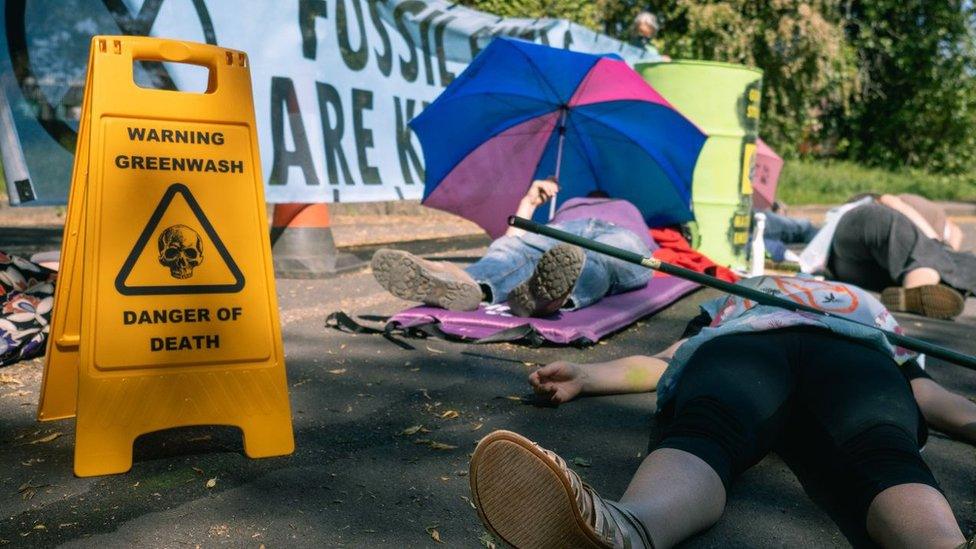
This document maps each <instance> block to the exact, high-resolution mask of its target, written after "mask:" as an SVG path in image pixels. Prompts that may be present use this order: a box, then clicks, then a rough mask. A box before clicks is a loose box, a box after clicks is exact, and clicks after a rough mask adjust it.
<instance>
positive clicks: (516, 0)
mask: <svg viewBox="0 0 976 549" xmlns="http://www.w3.org/2000/svg"><path fill="white" fill-rule="evenodd" d="M458 3H459V4H463V5H465V6H468V7H470V8H474V9H476V10H481V11H484V12H488V13H491V14H494V15H500V16H502V17H531V18H535V17H554V18H558V19H569V20H570V21H575V22H576V23H579V24H581V25H584V26H587V27H590V28H592V29H595V30H597V29H599V28H600V23H601V20H602V16H601V13H602V11H601V6H600V4H599V3H598V2H591V1H588V0H461V1H460V2H458Z"/></svg>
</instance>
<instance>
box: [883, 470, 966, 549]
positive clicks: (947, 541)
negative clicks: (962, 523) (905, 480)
mask: <svg viewBox="0 0 976 549" xmlns="http://www.w3.org/2000/svg"><path fill="white" fill-rule="evenodd" d="M867 527H868V534H869V535H870V536H871V539H873V540H874V541H875V542H877V543H878V544H880V545H881V546H882V547H933V548H940V547H941V548H946V549H948V548H955V547H957V546H959V545H960V544H962V543H964V542H965V541H966V540H965V538H963V535H962V532H961V531H960V530H959V524H958V523H957V522H956V518H955V517H954V516H953V515H952V509H950V508H949V502H947V501H946V499H945V497H943V496H942V494H941V493H939V491H938V490H936V489H935V488H932V487H931V486H928V485H925V484H900V485H898V486H892V487H891V488H888V489H887V490H885V491H883V492H881V493H880V494H878V495H877V496H876V497H875V498H874V501H872V502H871V506H870V507H868V519H867Z"/></svg>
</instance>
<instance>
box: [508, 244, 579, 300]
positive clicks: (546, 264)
mask: <svg viewBox="0 0 976 549" xmlns="http://www.w3.org/2000/svg"><path fill="white" fill-rule="evenodd" d="M585 260H586V254H584V253H583V250H582V249H580V248H578V247H577V246H570V245H569V244H559V245H556V246H553V247H552V248H550V249H549V250H548V251H547V252H546V253H544V254H542V257H541V258H539V263H537V264H536V266H535V271H534V272H533V273H532V276H530V277H529V278H528V280H526V281H525V282H523V283H521V284H519V285H518V286H516V287H515V288H514V289H513V290H512V292H511V293H510V294H509V295H508V307H509V309H511V310H512V314H514V315H515V316H549V315H551V314H553V313H555V312H556V311H558V310H559V308H560V307H562V306H563V305H565V304H566V300H567V299H569V294H570V293H572V291H573V287H574V286H576V280H577V279H579V276H580V273H581V272H583V262H584V261H585Z"/></svg>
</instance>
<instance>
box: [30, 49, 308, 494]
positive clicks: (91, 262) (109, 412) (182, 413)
mask: <svg viewBox="0 0 976 549" xmlns="http://www.w3.org/2000/svg"><path fill="white" fill-rule="evenodd" d="M139 60H145V61H164V62H170V63H190V64H194V65H199V66H203V67H205V68H206V69H208V70H209V71H210V78H209V84H208V89H207V91H206V92H204V93H183V92H176V91H168V90H156V89H147V88H141V87H138V86H137V85H136V84H135V83H134V82H133V80H132V65H133V62H134V61H139ZM251 93H252V92H251V81H250V71H249V69H248V63H247V57H246V56H245V54H244V53H242V52H238V51H234V50H228V49H226V48H220V47H217V46H208V45H204V44H195V43H190V42H178V41H173V40H161V39H156V38H147V37H134V36H124V37H115V36H96V37H95V38H94V39H93V40H92V49H91V53H90V55H89V66H88V81H87V84H86V88H85V99H84V104H83V107H82V116H81V121H80V123H79V133H78V146H77V150H76V151H75V169H74V172H73V176H72V184H71V192H70V196H69V202H68V215H67V221H66V224H65V233H64V243H63V244H62V270H61V274H60V279H59V282H58V285H57V288H56V297H55V306H54V317H53V319H52V324H51V337H50V338H49V344H48V354H47V362H46V364H45V370H44V383H43V387H42V390H41V402H40V406H39V410H38V417H39V419H42V420H53V419H62V418H68V417H72V416H76V417H77V427H76V429H75V433H76V435H75V473H76V474H77V475H79V476H93V475H101V474H110V473H121V472H125V471H127V470H128V469H129V468H131V467H132V450H133V448H132V446H133V442H134V441H135V439H136V438H137V437H139V436H140V435H142V434H144V433H149V432H152V431H159V430H162V429H169V428H173V427H183V426H191V425H233V426H237V427H239V428H240V429H241V431H242V433H243V436H244V451H245V453H246V454H247V455H248V456H249V457H253V458H257V457H270V456H280V455H285V454H289V453H291V452H292V451H293V450H294V438H293V435H292V425H291V412H290V408H289V404H288V390H287V384H286V378H285V363H284V350H283V347H282V342H281V328H280V325H279V319H278V304H277V297H276V295H275V286H274V272H273V270H272V267H271V246H270V242H269V238H268V229H267V227H268V223H267V218H266V215H267V213H266V207H265V202H264V187H263V184H262V181H263V178H262V176H261V170H260V166H261V161H260V158H259V153H258V144H257V134H256V131H255V121H254V107H253V98H252V95H251Z"/></svg>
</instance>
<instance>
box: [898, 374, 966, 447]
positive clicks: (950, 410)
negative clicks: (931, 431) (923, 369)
mask: <svg viewBox="0 0 976 549" xmlns="http://www.w3.org/2000/svg"><path fill="white" fill-rule="evenodd" d="M912 393H913V394H914V395H915V401H916V402H918V407H919V408H920V409H921V410H922V415H924V416H925V421H926V422H928V424H929V425H931V426H932V427H934V428H935V429H938V430H939V431H942V432H943V433H948V434H950V435H953V436H956V437H959V438H961V439H963V440H965V441H967V442H970V443H973V444H976V403H974V402H973V401H971V400H969V399H968V398H966V397H964V396H962V395H957V394H956V393H953V392H951V391H949V390H947V389H946V388H945V387H943V386H941V385H939V384H938V383H936V382H934V381H932V380H931V379H925V378H917V379H913V380H912Z"/></svg>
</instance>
